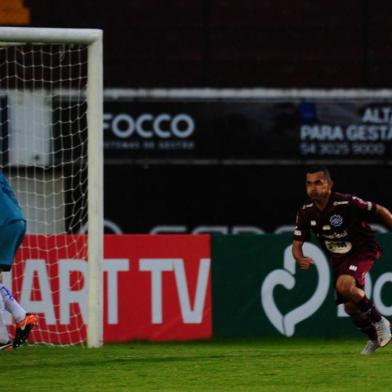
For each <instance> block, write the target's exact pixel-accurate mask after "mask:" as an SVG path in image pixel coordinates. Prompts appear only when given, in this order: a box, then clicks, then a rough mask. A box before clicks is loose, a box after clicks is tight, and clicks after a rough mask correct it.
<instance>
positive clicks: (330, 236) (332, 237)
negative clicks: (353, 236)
mask: <svg viewBox="0 0 392 392" xmlns="http://www.w3.org/2000/svg"><path fill="white" fill-rule="evenodd" d="M347 236H348V233H347V231H346V230H344V231H343V233H332V234H323V237H324V238H326V239H328V240H336V239H340V238H344V237H347Z"/></svg>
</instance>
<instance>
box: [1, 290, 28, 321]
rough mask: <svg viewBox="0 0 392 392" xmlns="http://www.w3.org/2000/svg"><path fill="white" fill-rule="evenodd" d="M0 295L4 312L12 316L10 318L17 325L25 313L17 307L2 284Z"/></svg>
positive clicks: (12, 297)
mask: <svg viewBox="0 0 392 392" xmlns="http://www.w3.org/2000/svg"><path fill="white" fill-rule="evenodd" d="M0 293H1V296H2V297H3V301H4V306H5V310H6V311H7V312H10V313H11V314H12V317H13V318H14V320H15V321H16V322H17V323H18V322H19V321H21V320H23V319H24V318H25V317H26V311H25V310H24V309H23V308H22V307H21V306H20V305H19V303H18V302H17V301H16V300H15V298H14V296H13V295H12V294H11V292H10V291H9V290H8V289H7V287H5V286H4V285H3V284H2V283H0Z"/></svg>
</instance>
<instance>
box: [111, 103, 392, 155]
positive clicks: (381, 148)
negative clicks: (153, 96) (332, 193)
mask: <svg viewBox="0 0 392 392" xmlns="http://www.w3.org/2000/svg"><path fill="white" fill-rule="evenodd" d="M391 120H392V102H391V103H388V102H384V101H382V100H379V101H377V100H374V99H373V100H369V99H367V100H365V99H340V100H338V99H320V98H317V99H308V100H304V99H295V98H293V99H273V98H271V99H258V100H248V101H247V100H244V99H242V100H240V99H238V100H233V99H231V100H226V101H217V100H212V99H206V100H203V101H201V100H189V99H188V100H181V101H180V100H159V101H151V100H150V101H149V100H145V101H141V100H131V99H129V100H106V102H105V114H104V129H105V158H106V160H107V161H106V162H107V163H110V162H113V161H129V162H133V161H134V160H156V159H157V160H158V161H165V160H166V161H169V160H176V159H185V160H187V162H189V163H192V162H194V161H195V160H207V161H209V162H211V163H213V162H218V163H219V162H221V161H224V160H234V161H236V160H238V161H243V160H251V161H260V162H262V161H265V162H267V163H268V162H277V161H279V160H280V161H287V160H292V161H294V160H295V161H298V160H300V161H306V160H309V159H327V160H334V161H336V160H339V161H345V160H353V159H354V160H364V159H365V160H379V161H382V160H389V159H390V157H391V152H392V150H391V140H392V126H391Z"/></svg>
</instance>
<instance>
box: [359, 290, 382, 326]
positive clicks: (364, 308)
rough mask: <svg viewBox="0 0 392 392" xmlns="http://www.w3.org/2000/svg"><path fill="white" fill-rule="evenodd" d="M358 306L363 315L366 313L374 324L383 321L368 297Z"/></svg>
mask: <svg viewBox="0 0 392 392" xmlns="http://www.w3.org/2000/svg"><path fill="white" fill-rule="evenodd" d="M356 305H357V308H358V309H359V310H360V311H361V312H362V313H366V314H367V315H368V316H369V318H370V320H371V322H372V323H377V322H379V321H380V320H381V314H380V313H379V311H378V310H377V309H376V307H375V306H374V304H373V302H372V301H371V300H370V299H369V298H368V297H367V296H366V295H365V296H364V297H363V298H362V299H361V300H360V301H359V302H357V303H356Z"/></svg>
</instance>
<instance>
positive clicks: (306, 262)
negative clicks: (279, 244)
mask: <svg viewBox="0 0 392 392" xmlns="http://www.w3.org/2000/svg"><path fill="white" fill-rule="evenodd" d="M298 264H299V267H300V268H301V269H303V270H307V269H309V268H310V267H311V265H312V264H314V262H313V259H311V258H310V257H302V258H301V259H299V260H298Z"/></svg>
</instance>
